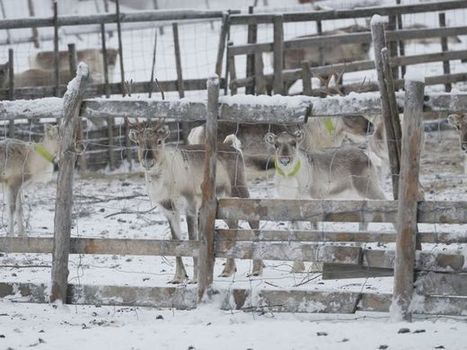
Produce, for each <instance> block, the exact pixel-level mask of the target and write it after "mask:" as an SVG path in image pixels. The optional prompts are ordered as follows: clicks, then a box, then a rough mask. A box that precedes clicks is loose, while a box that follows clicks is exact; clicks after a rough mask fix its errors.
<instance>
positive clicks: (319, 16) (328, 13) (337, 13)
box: [230, 0, 467, 25]
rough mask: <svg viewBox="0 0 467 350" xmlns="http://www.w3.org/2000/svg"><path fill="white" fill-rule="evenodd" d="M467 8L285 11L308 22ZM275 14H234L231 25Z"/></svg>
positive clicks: (445, 4) (287, 17)
mask: <svg viewBox="0 0 467 350" xmlns="http://www.w3.org/2000/svg"><path fill="white" fill-rule="evenodd" d="M462 8H467V4H466V3H465V1H463V0H453V1H439V2H432V3H421V4H407V5H392V6H372V7H361V8H356V9H343V10H323V11H309V12H304V11H303V12H289V13H287V12H286V13H284V14H283V17H284V22H285V23H286V22H307V21H322V20H332V19H345V18H347V19H353V18H359V17H360V18H361V17H371V16H373V15H374V14H379V15H381V16H395V15H399V14H413V13H423V12H431V11H447V10H454V9H462ZM273 16H274V15H273V14H251V15H232V16H231V18H230V24H231V25H246V24H259V23H272V18H273Z"/></svg>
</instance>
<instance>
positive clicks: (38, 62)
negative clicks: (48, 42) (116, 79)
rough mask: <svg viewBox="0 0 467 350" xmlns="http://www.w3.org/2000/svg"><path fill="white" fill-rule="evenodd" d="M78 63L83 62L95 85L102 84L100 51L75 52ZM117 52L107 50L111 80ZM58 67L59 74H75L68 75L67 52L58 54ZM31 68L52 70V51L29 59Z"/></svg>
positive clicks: (53, 61) (53, 56) (102, 69)
mask: <svg viewBox="0 0 467 350" xmlns="http://www.w3.org/2000/svg"><path fill="white" fill-rule="evenodd" d="M76 56H77V61H78V62H85V63H86V64H87V65H88V67H89V73H90V74H91V76H92V77H93V81H94V82H95V83H104V57H103V53H102V49H83V50H76ZM117 57H118V50H117V49H112V48H108V49H107V67H108V69H109V79H110V80H111V79H112V76H113V72H114V69H115V65H116V63H117ZM58 58H59V60H58V67H59V70H60V73H61V74H64V75H65V76H66V75H69V76H70V75H71V76H72V77H74V75H75V72H71V73H70V63H69V54H68V51H59V52H58ZM29 64H30V67H31V68H35V69H40V70H44V71H51V72H53V70H54V65H55V53H54V51H41V52H37V53H36V54H34V55H32V56H31V57H29Z"/></svg>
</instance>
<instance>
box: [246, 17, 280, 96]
mask: <svg viewBox="0 0 467 350" xmlns="http://www.w3.org/2000/svg"><path fill="white" fill-rule="evenodd" d="M283 21H284V18H283V17H282V15H278V16H274V19H273V26H274V42H273V60H274V63H273V65H274V78H273V83H272V87H273V89H274V94H279V95H284V94H285V93H286V92H285V91H284V79H283V77H282V69H284V57H283V55H284V22H283ZM251 45H252V44H251Z"/></svg>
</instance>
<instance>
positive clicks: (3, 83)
mask: <svg viewBox="0 0 467 350" xmlns="http://www.w3.org/2000/svg"><path fill="white" fill-rule="evenodd" d="M9 71H10V66H9V64H8V63H4V64H0V88H3V89H5V88H7V87H8V82H9V81H10V79H9ZM59 74H60V84H67V83H68V82H69V81H70V80H71V79H73V78H74V75H71V74H70V71H69V70H65V71H60V73H59ZM14 81H15V87H27V86H45V85H53V84H54V83H55V75H54V72H53V71H51V70H42V69H28V70H25V71H24V72H21V73H17V74H15V77H14Z"/></svg>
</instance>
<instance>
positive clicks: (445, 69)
mask: <svg viewBox="0 0 467 350" xmlns="http://www.w3.org/2000/svg"><path fill="white" fill-rule="evenodd" d="M439 26H440V27H441V28H444V27H446V14H445V13H440V14H439ZM441 50H442V51H443V52H447V51H449V49H448V38H447V37H441ZM443 73H444V74H450V73H451V67H450V66H449V61H443ZM444 90H445V91H446V92H450V91H451V90H452V85H451V83H447V84H444Z"/></svg>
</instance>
